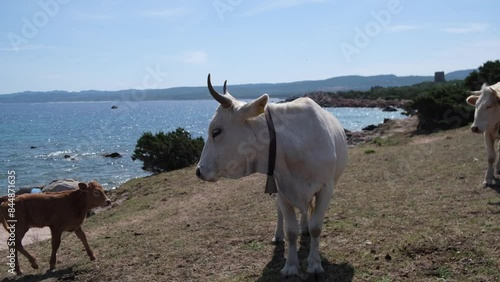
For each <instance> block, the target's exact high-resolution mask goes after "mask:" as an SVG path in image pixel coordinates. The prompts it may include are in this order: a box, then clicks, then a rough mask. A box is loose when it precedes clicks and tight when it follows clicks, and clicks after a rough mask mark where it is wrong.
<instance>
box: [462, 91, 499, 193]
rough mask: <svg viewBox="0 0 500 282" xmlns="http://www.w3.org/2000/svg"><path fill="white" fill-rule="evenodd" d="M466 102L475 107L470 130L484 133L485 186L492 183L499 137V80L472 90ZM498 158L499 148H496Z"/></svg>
mask: <svg viewBox="0 0 500 282" xmlns="http://www.w3.org/2000/svg"><path fill="white" fill-rule="evenodd" d="M471 93H472V94H473V95H471V96H469V97H468V98H467V103H469V104H471V105H473V106H475V107H476V110H475V112H474V122H473V123H472V126H471V130H472V132H474V133H484V141H485V143H486V151H487V152H488V170H487V171H486V175H485V177H484V182H483V184H484V185H485V186H488V185H491V184H493V176H494V170H493V164H494V163H495V158H496V153H495V140H498V139H500V82H498V83H497V84H495V85H492V86H488V85H486V83H485V84H483V86H482V87H481V90H479V91H472V92H471ZM498 153H499V159H500V148H499V150H498ZM497 173H498V174H500V161H499V162H498V163H497Z"/></svg>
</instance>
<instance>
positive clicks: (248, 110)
mask: <svg viewBox="0 0 500 282" xmlns="http://www.w3.org/2000/svg"><path fill="white" fill-rule="evenodd" d="M268 101H269V96H267V94H264V95H262V96H260V97H259V98H257V99H255V100H253V101H252V102H250V103H247V104H245V105H244V106H243V107H241V109H240V110H239V111H240V113H241V116H242V117H243V118H244V119H248V118H253V117H256V116H258V115H261V114H263V113H264V109H265V108H266V105H267V102H268Z"/></svg>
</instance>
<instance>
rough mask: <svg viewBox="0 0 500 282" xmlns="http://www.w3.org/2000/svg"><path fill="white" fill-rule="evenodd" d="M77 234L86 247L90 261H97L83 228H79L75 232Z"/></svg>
mask: <svg viewBox="0 0 500 282" xmlns="http://www.w3.org/2000/svg"><path fill="white" fill-rule="evenodd" d="M75 234H76V236H77V237H78V239H80V241H82V243H83V246H84V247H85V251H87V255H88V256H89V258H90V260H95V256H94V252H92V249H91V248H90V246H89V243H88V242H87V237H86V236H85V233H84V232H83V230H82V227H81V226H80V227H78V228H77V229H76V230H75Z"/></svg>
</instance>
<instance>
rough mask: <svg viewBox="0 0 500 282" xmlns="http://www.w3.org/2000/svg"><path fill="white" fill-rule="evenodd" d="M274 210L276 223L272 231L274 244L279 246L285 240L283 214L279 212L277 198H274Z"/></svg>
mask: <svg viewBox="0 0 500 282" xmlns="http://www.w3.org/2000/svg"><path fill="white" fill-rule="evenodd" d="M276 209H277V210H278V220H277V222H276V229H275V230H274V238H273V243H274V244H281V243H283V242H284V239H285V232H284V231H283V213H282V212H281V209H280V205H279V203H278V198H277V197H276Z"/></svg>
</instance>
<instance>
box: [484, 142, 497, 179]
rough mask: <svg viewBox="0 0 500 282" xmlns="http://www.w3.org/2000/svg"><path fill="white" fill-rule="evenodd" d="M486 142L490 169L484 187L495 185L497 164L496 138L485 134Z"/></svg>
mask: <svg viewBox="0 0 500 282" xmlns="http://www.w3.org/2000/svg"><path fill="white" fill-rule="evenodd" d="M484 141H485V143H486V151H487V153H488V169H487V170H486V175H485V177H484V182H483V185H484V186H488V185H491V184H493V176H494V170H493V164H494V163H495V158H496V153H495V144H494V143H495V138H494V137H493V136H492V134H487V133H485V134H484Z"/></svg>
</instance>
